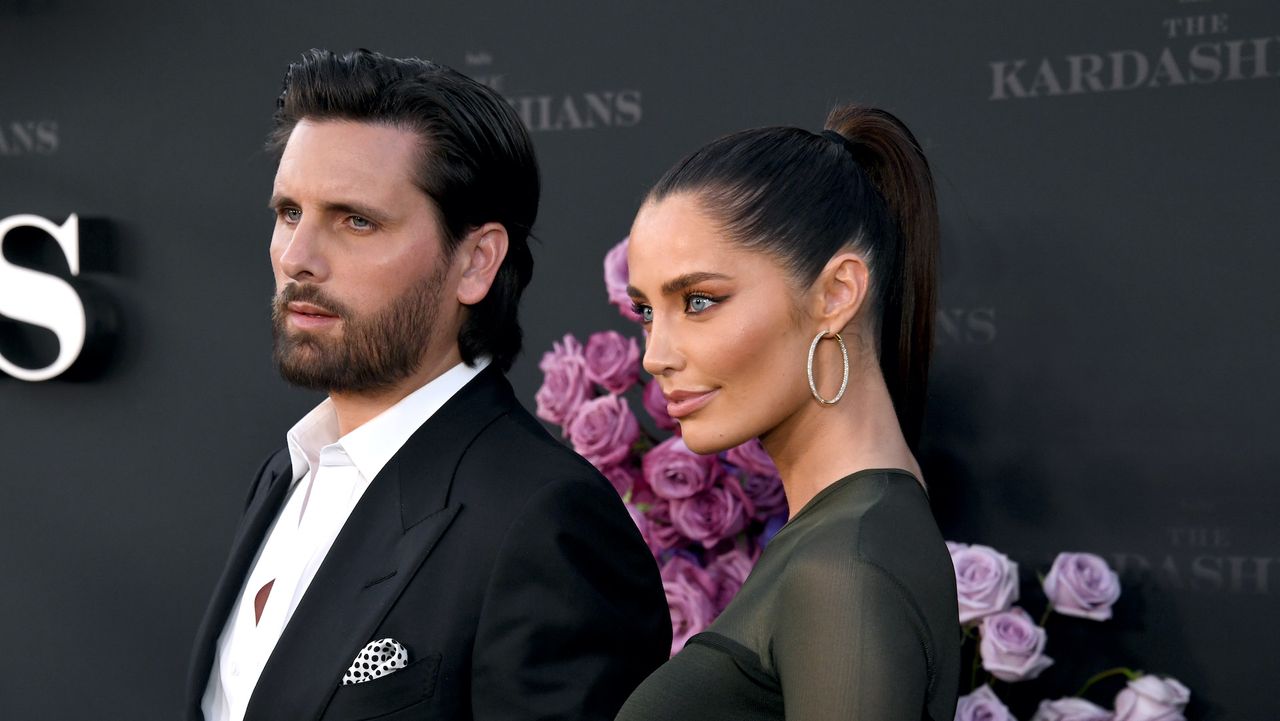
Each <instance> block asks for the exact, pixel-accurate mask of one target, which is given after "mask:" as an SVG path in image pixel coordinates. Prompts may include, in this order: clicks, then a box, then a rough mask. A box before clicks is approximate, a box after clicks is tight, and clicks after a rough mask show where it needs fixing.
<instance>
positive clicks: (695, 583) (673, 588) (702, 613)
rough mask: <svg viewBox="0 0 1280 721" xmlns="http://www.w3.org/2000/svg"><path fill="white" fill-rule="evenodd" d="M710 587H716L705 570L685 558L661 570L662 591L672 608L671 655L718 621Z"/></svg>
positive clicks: (672, 561) (674, 559) (676, 560)
mask: <svg viewBox="0 0 1280 721" xmlns="http://www.w3.org/2000/svg"><path fill="white" fill-rule="evenodd" d="M709 588H714V584H712V582H711V578H710V577H709V576H708V575H707V573H706V571H703V570H702V569H701V568H699V567H698V566H697V564H695V563H693V562H692V561H690V560H688V559H687V558H685V557H684V556H681V555H676V556H673V557H672V558H671V560H670V561H668V562H667V564H666V565H665V566H663V567H662V589H663V590H664V591H666V595H667V606H668V607H669V608H670V609H671V655H672V656H674V655H676V653H677V652H678V651H679V650H680V649H682V648H684V644H685V642H686V641H688V640H689V638H690V637H691V636H693V635H694V634H696V633H700V632H701V631H703V630H704V629H706V627H707V625H708V624H710V623H711V621H712V619H714V618H715V608H714V606H713V604H712V601H711V596H710V594H709V592H708V589H709Z"/></svg>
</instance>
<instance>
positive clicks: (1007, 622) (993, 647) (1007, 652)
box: [978, 606, 1053, 682]
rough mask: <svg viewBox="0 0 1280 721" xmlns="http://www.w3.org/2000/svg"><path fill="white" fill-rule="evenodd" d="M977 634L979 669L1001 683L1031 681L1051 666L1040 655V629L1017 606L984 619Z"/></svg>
mask: <svg viewBox="0 0 1280 721" xmlns="http://www.w3.org/2000/svg"><path fill="white" fill-rule="evenodd" d="M981 630H982V642H981V643H980V644H978V650H979V652H980V653H981V654H982V667H983V668H985V669H986V670H988V671H990V672H991V675H992V676H995V677H996V678H998V679H1000V680H1001V681H1011V682H1012V681H1025V680H1027V679H1032V678H1035V677H1036V676H1039V675H1040V672H1041V671H1044V670H1045V669H1046V668H1049V666H1051V665H1053V659H1051V658H1049V657H1048V656H1046V655H1044V642H1045V632H1044V629H1043V628H1041V627H1039V626H1037V625H1036V622H1035V621H1033V620H1031V616H1029V615H1028V614H1027V612H1026V611H1024V610H1022V609H1021V608H1018V607H1017V606H1014V607H1013V608H1011V609H1009V610H1008V611H1001V612H1000V613H993V614H991V615H990V616H986V617H984V618H983V619H982V626H981Z"/></svg>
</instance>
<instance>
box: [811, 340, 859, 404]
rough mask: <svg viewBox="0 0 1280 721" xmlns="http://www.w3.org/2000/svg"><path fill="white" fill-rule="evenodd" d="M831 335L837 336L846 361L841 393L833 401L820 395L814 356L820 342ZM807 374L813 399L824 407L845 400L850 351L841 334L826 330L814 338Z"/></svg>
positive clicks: (841, 353)
mask: <svg viewBox="0 0 1280 721" xmlns="http://www.w3.org/2000/svg"><path fill="white" fill-rule="evenodd" d="M829 335H830V336H835V339H836V342H837V343H839V344H840V356H841V358H843V359H844V378H842V379H841V380H840V392H839V393H837V394H836V397H835V398H832V399H831V400H827V399H826V398H823V397H822V396H821V395H820V394H819V393H818V383H817V381H815V380H814V379H813V354H814V352H815V351H816V350H818V342H819V341H821V340H822V339H823V338H825V337H827V336H829ZM805 372H807V373H808V374H809V392H810V393H812V394H813V397H814V398H815V399H816V400H817V401H818V402H819V403H821V404H822V405H824V406H834V405H835V404H837V403H839V402H840V399H841V398H844V389H845V388H848V387H849V349H848V348H846V347H845V345H844V338H841V337H840V334H839V333H832V332H831V331H829V330H824V331H822V332H821V333H819V334H817V335H816V336H814V337H813V342H812V343H810V344H809V362H808V363H806V364H805Z"/></svg>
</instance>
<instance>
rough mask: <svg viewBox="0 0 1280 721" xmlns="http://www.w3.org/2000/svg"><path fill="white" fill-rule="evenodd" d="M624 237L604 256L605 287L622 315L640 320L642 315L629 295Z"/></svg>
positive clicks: (628, 274)
mask: <svg viewBox="0 0 1280 721" xmlns="http://www.w3.org/2000/svg"><path fill="white" fill-rule="evenodd" d="M628 240H629V238H623V239H622V240H621V241H620V242H619V243H618V244H617V245H615V246H613V248H612V249H611V250H610V251H609V252H608V253H606V254H605V256H604V287H605V290H606V291H608V294H609V302H610V303H612V304H613V305H615V306H617V307H618V312H620V313H622V317H623V318H626V319H627V320H631V321H639V320H640V316H638V315H636V313H635V311H634V310H632V309H631V296H629V295H627V283H629V282H630V279H629V278H630V273H629V272H628V270H627V241H628Z"/></svg>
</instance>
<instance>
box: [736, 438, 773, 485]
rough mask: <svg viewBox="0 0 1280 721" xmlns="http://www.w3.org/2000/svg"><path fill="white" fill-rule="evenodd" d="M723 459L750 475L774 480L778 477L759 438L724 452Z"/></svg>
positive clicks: (771, 460)
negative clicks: (773, 478)
mask: <svg viewBox="0 0 1280 721" xmlns="http://www.w3.org/2000/svg"><path fill="white" fill-rule="evenodd" d="M724 459H725V461H727V462H729V463H731V464H733V465H734V466H736V467H737V468H741V469H742V470H743V472H745V473H749V474H751V475H755V476H773V477H775V478H776V477H777V476H778V467H777V466H775V465H774V464H773V459H772V458H770V457H769V454H768V453H767V452H765V450H764V445H763V444H761V443H760V439H759V438H752V439H751V440H749V441H747V442H746V443H743V444H742V445H739V446H734V447H733V448H730V449H729V450H727V451H725V454H724Z"/></svg>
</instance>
